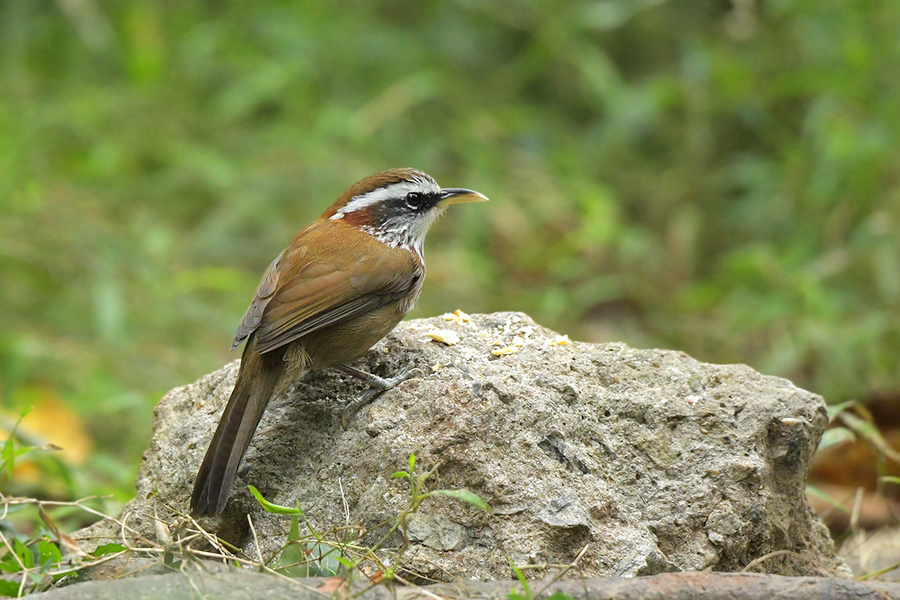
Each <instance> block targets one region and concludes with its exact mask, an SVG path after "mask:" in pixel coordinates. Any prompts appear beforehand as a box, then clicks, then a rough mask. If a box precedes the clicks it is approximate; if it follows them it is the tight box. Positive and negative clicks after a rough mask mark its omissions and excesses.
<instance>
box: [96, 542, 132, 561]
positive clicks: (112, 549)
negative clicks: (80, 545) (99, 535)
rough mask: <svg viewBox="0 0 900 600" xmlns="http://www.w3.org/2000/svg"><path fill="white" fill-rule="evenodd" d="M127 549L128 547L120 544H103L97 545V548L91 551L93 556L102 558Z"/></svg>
mask: <svg viewBox="0 0 900 600" xmlns="http://www.w3.org/2000/svg"><path fill="white" fill-rule="evenodd" d="M125 550H127V548H126V547H125V546H122V545H120V544H103V545H102V546H97V549H96V550H94V551H93V552H92V553H91V556H93V557H94V558H100V557H101V556H106V555H107V554H115V553H117V552H124V551H125Z"/></svg>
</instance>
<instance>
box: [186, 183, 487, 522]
mask: <svg viewBox="0 0 900 600" xmlns="http://www.w3.org/2000/svg"><path fill="white" fill-rule="evenodd" d="M485 200H487V198H486V197H484V196H482V195H481V194H479V193H478V192H474V191H472V190H466V189H461V188H443V189H441V188H440V187H439V186H438V185H437V184H436V183H435V181H434V179H432V178H431V177H430V176H428V175H426V174H425V173H423V172H421V171H417V170H416V169H391V170H389V171H382V172H381V173H375V174H374V175H370V176H369V177H366V178H365V179H363V180H362V181H359V182H357V183H356V184H354V185H353V186H352V187H350V189H348V190H347V191H346V192H344V193H343V195H342V196H341V197H340V198H338V200H337V202H335V203H334V204H332V205H331V207H330V208H329V209H328V210H326V211H325V213H324V214H323V215H322V216H321V217H319V218H318V219H316V220H315V221H313V223H312V224H311V225H309V227H307V228H306V229H304V230H303V231H301V232H300V233H298V234H297V235H296V237H294V240H293V241H292V242H291V244H290V245H289V246H288V247H287V248H286V249H285V250H284V251H283V252H282V253H281V254H279V255H278V257H277V258H276V259H275V260H274V261H272V264H270V265H269V268H268V269H267V270H266V273H265V275H263V278H262V281H261V282H260V284H259V287H258V288H257V290H256V293H255V294H254V296H253V301H252V302H251V303H250V308H248V309H247V313H246V314H245V315H244V319H243V320H242V321H241V324H240V325H239V326H238V328H237V332H236V334H235V336H234V343H233V344H232V346H231V348H232V350H233V349H234V348H236V347H237V346H238V345H239V344H240V343H241V342H242V341H243V340H244V339H245V338H246V339H247V345H246V346H245V347H244V354H243V356H242V357H241V367H240V371H239V373H238V379H237V383H235V386H234V391H233V392H232V393H231V398H229V400H228V405H227V406H226V407H225V412H224V413H223V414H222V418H221V419H220V420H219V425H218V427H216V432H215V434H214V435H213V438H212V442H210V444H209V448H208V449H207V451H206V456H205V457H204V459H203V464H202V465H200V471H199V472H198V473H197V480H196V481H195V483H194V492H193V494H192V496H191V512H192V514H193V515H195V516H200V515H211V514H219V513H221V512H222V509H224V508H225V502H226V501H227V500H228V495H229V493H230V491H231V486H232V483H233V482H234V477H235V474H236V473H237V469H238V466H239V465H240V464H241V459H242V458H243V457H244V452H245V451H246V450H247V447H248V446H249V445H250V438H251V437H253V433H254V432H255V431H256V427H257V425H258V424H259V420H260V418H261V417H262V414H263V411H265V409H266V405H267V404H268V403H269V400H270V399H271V398H272V397H273V396H277V395H279V394H282V393H284V392H286V391H287V389H288V388H289V387H290V386H291V384H293V383H294V382H295V381H297V380H298V379H299V378H301V377H303V376H304V375H305V374H307V373H309V372H310V371H315V370H317V369H324V368H326V367H329V366H336V367H338V368H340V369H342V370H344V371H345V372H347V373H350V374H352V375H355V376H357V377H361V378H363V379H365V380H367V381H368V382H369V383H370V384H371V385H372V386H373V388H374V389H375V390H376V391H381V390H384V389H388V388H390V387H392V386H394V385H396V384H397V383H399V381H401V380H402V379H403V378H404V377H405V373H403V374H401V375H400V376H398V377H395V378H393V379H382V378H380V377H376V376H375V375H371V374H369V373H365V372H363V371H358V370H357V369H353V368H351V367H349V366H347V365H346V364H345V363H348V362H351V361H353V360H354V359H356V358H357V357H359V356H361V355H362V354H363V353H364V352H365V351H366V350H368V349H369V348H370V347H372V345H374V344H375V343H376V342H377V341H378V340H380V339H381V338H382V337H384V336H385V335H387V333H388V332H390V331H391V330H392V329H393V328H394V327H395V326H396V325H397V323H399V322H400V320H401V319H403V317H404V316H405V315H406V313H407V312H409V310H410V309H411V308H412V307H413V306H414V305H415V303H416V299H417V298H418V297H419V292H420V291H421V289H422V282H423V280H424V279H425V258H424V255H423V249H422V246H423V243H424V241H425V234H426V233H427V232H428V227H429V226H430V225H431V224H432V223H433V222H434V220H435V219H436V218H437V216H438V215H440V214H441V212H443V210H444V209H445V208H446V207H447V206H449V205H450V204H457V203H460V202H480V201H485Z"/></svg>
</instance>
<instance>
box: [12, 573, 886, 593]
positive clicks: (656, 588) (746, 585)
mask: <svg viewBox="0 0 900 600" xmlns="http://www.w3.org/2000/svg"><path fill="white" fill-rule="evenodd" d="M344 584H345V582H344V581H342V580H339V579H337V578H328V579H324V578H318V577H310V578H304V579H294V580H287V581H286V580H284V579H279V578H277V577H273V576H271V575H265V574H261V573H254V572H252V571H250V570H248V569H242V570H229V571H224V572H219V571H209V570H194V569H191V570H188V571H185V572H180V573H169V574H167V575H151V576H147V577H141V578H140V579H134V578H131V579H119V580H116V581H88V582H87V583H84V584H81V585H73V586H69V587H66V588H62V589H57V590H52V591H50V592H47V593H43V594H34V595H33V596H29V598H34V599H35V600H43V599H45V598H46V600H121V599H123V598H127V599H128V600H159V599H160V598H165V599H166V600H195V599H197V598H217V599H223V598H227V599H228V600H257V599H260V600H261V599H265V600H322V599H323V598H335V597H336V598H347V597H352V598H359V597H363V598H366V600H434V599H435V598H506V597H508V595H509V591H510V590H511V589H515V590H516V591H517V593H518V594H519V595H520V597H521V596H524V593H523V590H522V587H521V585H519V584H518V583H514V582H510V581H490V582H465V584H463V585H458V584H448V583H444V584H437V585H429V586H424V587H416V586H410V587H401V586H386V585H372V584H370V583H369V582H368V581H367V580H365V579H364V578H363V579H357V580H356V581H354V582H353V584H352V586H351V587H350V588H349V590H347V588H346V587H344ZM530 589H531V591H532V593H533V594H535V597H536V598H547V597H549V596H551V595H553V594H564V595H566V596H569V597H571V598H574V599H576V600H603V599H608V600H613V599H622V598H644V599H647V600H672V599H673V598H677V599H678V600H689V599H693V598H696V599H697V600H700V599H703V600H772V598H790V599H791V600H846V599H847V598H852V599H853V600H886V599H891V598H900V584H897V583H883V582H877V581H854V580H852V579H836V578H829V577H781V576H778V575H758V574H753V573H710V572H702V573H696V572H692V573H665V574H662V575H654V576H650V577H638V578H631V579H615V578H613V579H606V578H594V579H562V580H558V581H546V582H544V581H540V582H538V581H532V582H531V585H530ZM345 590H346V591H345Z"/></svg>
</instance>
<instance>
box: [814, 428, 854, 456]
mask: <svg viewBox="0 0 900 600" xmlns="http://www.w3.org/2000/svg"><path fill="white" fill-rule="evenodd" d="M855 441H856V434H855V433H853V432H852V431H850V430H849V429H847V428H846V427H835V428H833V429H829V430H828V431H826V432H825V433H823V434H822V441H821V442H819V447H818V449H817V450H816V452H821V451H822V450H824V449H826V448H831V447H832V446H837V445H839V444H843V443H845V442H855Z"/></svg>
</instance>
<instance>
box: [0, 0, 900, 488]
mask: <svg viewBox="0 0 900 600" xmlns="http://www.w3.org/2000/svg"><path fill="white" fill-rule="evenodd" d="M898 39H900V4H898V3H896V2H891V1H888V0H882V1H879V0H873V1H870V2H838V1H836V0H770V1H768V2H762V3H760V2H754V0H733V1H732V2H730V3H729V2H723V1H718V2H710V1H693V2H688V1H674V0H672V1H668V2H667V1H664V0H602V1H591V2H589V1H578V0H570V1H558V0H557V1H543V0H541V1H538V0H501V1H498V2H478V1H476V0H454V1H448V2H440V3H438V2H400V1H388V2H358V1H357V2H352V1H351V2H341V3H301V2H286V1H260V2H202V1H199V0H179V1H177V2H176V1H173V0H117V1H115V2H113V1H111V0H110V1H107V0H79V1H74V0H57V1H56V2H51V1H49V0H4V1H3V2H0V211H2V212H0V215H2V219H0V273H2V287H3V291H2V295H0V385H2V388H0V394H2V396H0V399H2V403H3V406H4V407H5V408H7V407H9V408H15V409H16V410H18V408H19V405H20V404H22V403H24V402H25V399H24V397H25V396H28V394H24V393H21V390H24V389H26V388H28V386H30V385H33V384H40V385H43V386H47V387H48V388H49V389H50V390H52V391H53V393H55V394H57V395H59V396H61V397H62V398H64V399H65V400H66V401H67V402H69V403H70V404H71V405H72V406H74V407H75V408H76V409H77V411H78V412H79V413H80V415H81V416H82V417H83V418H84V419H86V420H87V422H88V424H89V429H90V434H91V436H92V437H93V438H94V440H95V441H96V444H97V452H96V458H95V459H94V460H93V461H92V463H91V466H90V467H89V468H90V469H93V471H92V472H93V473H94V475H93V476H91V477H88V478H86V479H85V478H80V479H79V478H74V479H71V481H75V482H78V481H82V482H83V484H81V485H79V484H77V483H72V484H70V486H69V487H70V490H69V491H70V493H71V494H72V495H86V494H88V493H94V492H95V491H96V489H97V488H98V487H100V488H102V487H103V485H107V484H108V485H111V486H113V487H116V486H118V488H119V489H124V490H126V492H124V493H126V494H127V488H128V487H129V486H130V481H131V478H132V477H133V469H134V463H135V462H136V460H137V458H138V457H139V454H140V451H141V450H142V449H143V448H144V447H145V446H146V443H147V441H148V438H149V431H150V421H151V411H152V406H153V404H154V403H155V401H156V400H157V399H158V398H159V397H160V395H161V394H162V393H164V392H165V390H167V389H169V388H170V387H172V386H175V385H179V384H183V383H187V382H189V381H192V380H194V379H195V378H197V377H199V376H200V375H202V374H203V373H205V372H208V371H211V370H213V369H215V368H217V367H218V366H220V365H221V364H222V363H223V362H225V361H227V360H230V359H232V358H235V357H236V356H237V355H236V354H234V355H232V354H228V353H227V351H226V350H227V348H228V346H229V342H230V339H231V333H232V331H233V327H234V326H235V325H236V323H237V321H238V320H239V318H240V316H241V314H242V312H243V310H244V308H245V306H246V303H247V302H248V301H249V298H250V296H251V294H252V291H253V289H254V288H255V285H256V283H257V280H258V277H259V276H260V274H261V273H262V271H263V269H264V268H265V266H266V265H267V264H268V262H269V261H270V260H271V258H272V257H273V256H274V255H275V254H277V253H278V252H279V251H280V250H281V248H282V247H284V246H285V245H286V244H287V242H288V241H289V240H290V238H291V236H292V235H293V234H294V232H296V231H297V230H298V229H300V228H301V227H303V226H304V225H306V224H307V223H308V222H309V221H311V220H312V219H314V218H315V217H316V216H317V215H318V214H319V213H321V211H323V210H324V209H325V208H326V207H327V206H328V205H329V204H330V203H331V202H332V200H333V199H334V198H335V197H336V196H337V195H338V194H339V193H340V192H342V191H343V190H344V189H345V188H346V187H347V186H348V185H350V184H351V183H353V182H354V181H356V180H357V179H359V178H361V177H364V176H365V175H368V174H369V173H371V172H373V171H376V170H380V169H382V168H387V167H393V166H415V167H418V168H421V169H423V170H425V171H427V172H429V173H431V174H432V175H434V176H435V177H436V178H437V179H438V181H439V182H441V183H443V184H444V185H447V186H465V187H471V188H473V189H477V190H479V191H481V192H483V193H485V194H487V195H488V196H489V197H491V199H492V202H491V203H489V204H486V205H472V206H465V207H459V208H455V209H453V210H451V211H449V214H448V216H447V217H446V218H445V219H444V220H443V221H442V222H441V223H439V224H438V225H437V226H435V227H434V228H433V230H432V233H431V234H430V236H429V241H428V244H427V246H428V250H427V252H428V265H429V276H428V279H429V281H428V283H427V284H426V286H425V291H424V293H423V296H422V299H421V301H420V305H419V309H418V310H417V311H416V312H415V313H414V315H413V316H430V315H434V314H439V313H441V312H445V311H451V310H453V309H456V308H461V309H463V310H465V311H467V312H486V311H495V310H522V311H525V312H528V313H529V314H531V315H532V316H533V317H535V318H536V320H537V321H538V322H540V323H542V324H544V325H547V326H550V327H552V328H554V329H557V330H559V331H562V332H566V333H569V334H571V335H572V336H573V337H575V338H580V339H587V340H590V341H610V340H621V341H625V342H628V343H631V344H633V345H638V346H663V347H670V348H678V349H682V350H684V351H686V352H688V353H689V354H692V355H694V356H696V357H697V358H700V359H702V360H706V361H711V362H745V363H748V364H750V365H752V366H754V367H756V368H758V369H760V370H762V371H763V372H767V373H771V374H779V375H783V376H786V377H790V378H791V379H793V380H794V381H795V382H796V383H797V384H798V385H801V386H804V387H808V388H810V389H812V390H814V391H817V392H819V393H822V394H823V395H825V396H826V397H827V398H828V399H829V400H832V401H837V400H843V399H847V398H851V397H860V398H869V397H874V396H877V395H887V394H891V393H893V394H896V392H897V390H898V382H900V369H898V368H897V362H898V361H897V356H898V355H900V236H898V231H900V78H898V77H897V74H898V73H900V60H898V59H900V44H898V42H897V40H898ZM28 389H31V388H28ZM101 484H103V485H101ZM82 488H84V489H82Z"/></svg>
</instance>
